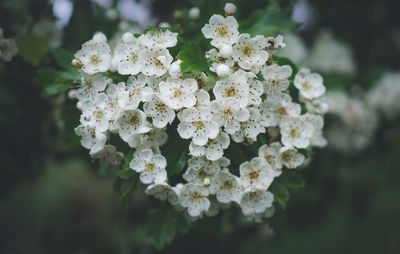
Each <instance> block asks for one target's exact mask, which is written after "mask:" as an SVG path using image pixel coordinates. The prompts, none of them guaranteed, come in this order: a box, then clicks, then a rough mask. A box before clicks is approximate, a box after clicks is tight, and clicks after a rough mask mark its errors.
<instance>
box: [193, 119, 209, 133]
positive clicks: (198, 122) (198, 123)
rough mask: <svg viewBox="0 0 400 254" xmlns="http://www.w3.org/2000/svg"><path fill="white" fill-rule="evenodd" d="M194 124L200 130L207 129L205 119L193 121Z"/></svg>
mask: <svg viewBox="0 0 400 254" xmlns="http://www.w3.org/2000/svg"><path fill="white" fill-rule="evenodd" d="M193 124H194V126H195V127H196V129H197V130H198V131H203V130H205V129H206V124H205V123H204V122H203V121H197V122H193Z"/></svg>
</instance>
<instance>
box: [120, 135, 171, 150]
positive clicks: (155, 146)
mask: <svg viewBox="0 0 400 254" xmlns="http://www.w3.org/2000/svg"><path fill="white" fill-rule="evenodd" d="M167 140H168V135H167V133H166V132H165V130H161V129H152V130H150V131H149V132H146V133H141V134H136V135H132V136H131V137H130V138H129V139H128V141H127V142H128V145H129V146H130V147H132V148H135V149H136V150H140V149H145V148H151V149H152V150H153V151H155V152H157V153H159V152H160V151H159V150H160V149H159V147H160V146H162V145H164V144H165V143H166V142H167Z"/></svg>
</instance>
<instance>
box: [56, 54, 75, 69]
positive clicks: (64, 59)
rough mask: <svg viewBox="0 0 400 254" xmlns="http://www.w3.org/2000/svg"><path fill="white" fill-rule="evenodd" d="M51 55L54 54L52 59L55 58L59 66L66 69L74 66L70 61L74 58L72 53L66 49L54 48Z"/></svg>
mask: <svg viewBox="0 0 400 254" xmlns="http://www.w3.org/2000/svg"><path fill="white" fill-rule="evenodd" d="M53 56H54V59H55V60H56V62H57V64H58V65H59V66H60V67H62V68H64V69H66V70H70V69H74V68H75V67H73V66H72V65H71V62H72V60H73V59H74V54H73V53H71V52H69V51H68V50H64V49H55V50H54V51H53Z"/></svg>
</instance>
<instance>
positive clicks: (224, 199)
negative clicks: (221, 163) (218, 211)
mask: <svg viewBox="0 0 400 254" xmlns="http://www.w3.org/2000/svg"><path fill="white" fill-rule="evenodd" d="M210 190H211V192H212V193H215V195H216V197H217V200H218V201H219V202H221V203H229V202H231V201H236V202H239V199H240V182H239V179H238V178H237V177H236V176H234V175H232V174H231V173H229V171H227V170H226V171H223V172H220V173H218V174H217V175H215V177H214V179H213V181H212V183H211V186H210Z"/></svg>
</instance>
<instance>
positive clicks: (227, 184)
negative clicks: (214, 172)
mask: <svg viewBox="0 0 400 254" xmlns="http://www.w3.org/2000/svg"><path fill="white" fill-rule="evenodd" d="M232 187H233V182H232V180H226V181H224V182H223V183H222V186H221V188H222V189H224V190H230V189H232Z"/></svg>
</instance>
